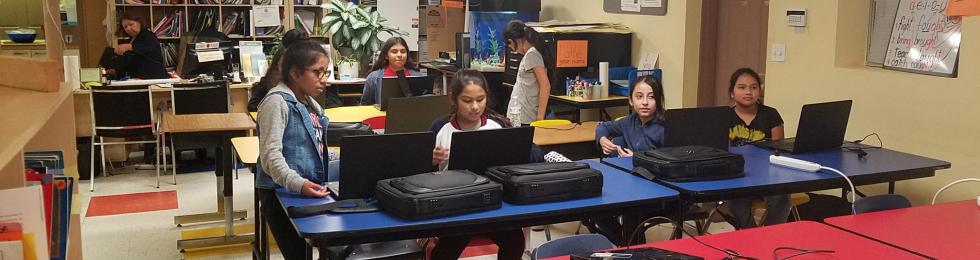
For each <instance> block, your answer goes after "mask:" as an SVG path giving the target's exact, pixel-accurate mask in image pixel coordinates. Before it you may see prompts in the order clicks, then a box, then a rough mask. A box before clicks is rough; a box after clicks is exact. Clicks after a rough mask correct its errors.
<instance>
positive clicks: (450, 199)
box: [375, 170, 502, 219]
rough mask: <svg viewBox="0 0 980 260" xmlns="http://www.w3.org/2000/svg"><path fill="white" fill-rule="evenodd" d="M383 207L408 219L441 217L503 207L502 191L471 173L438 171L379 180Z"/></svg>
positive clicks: (378, 187) (495, 184)
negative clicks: (501, 205)
mask: <svg viewBox="0 0 980 260" xmlns="http://www.w3.org/2000/svg"><path fill="white" fill-rule="evenodd" d="M376 187H377V190H376V192H375V198H376V199H377V200H378V204H379V205H380V206H381V208H382V209H383V210H385V211H387V212H389V213H391V214H392V215H395V216H398V217H400V218H406V219H423V218H433V217H441V216H448V215H455V214H462V213H469V212H477V211H484V210H491V209H496V208H500V204H501V202H500V199H501V198H500V197H501V192H502V188H501V186H500V184H498V183H495V182H493V181H491V180H489V179H487V178H486V177H483V176H480V175H476V174H474V173H472V172H470V171H468V170H450V171H437V172H430V173H423V174H416V175H412V176H408V177H401V178H392V179H386V180H381V181H378V184H377V186H376Z"/></svg>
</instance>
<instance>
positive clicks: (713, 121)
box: [664, 106, 732, 150]
mask: <svg viewBox="0 0 980 260" xmlns="http://www.w3.org/2000/svg"><path fill="white" fill-rule="evenodd" d="M731 114H732V108H731V107H724V106H722V107H698V108H680V109H668V110H667V111H666V112H665V115H664V121H665V122H664V124H665V125H664V146H666V147H674V146H686V145H702V146H708V147H714V148H718V149H722V150H728V127H729V124H730V122H731Z"/></svg>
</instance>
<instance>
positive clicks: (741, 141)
mask: <svg viewBox="0 0 980 260" xmlns="http://www.w3.org/2000/svg"><path fill="white" fill-rule="evenodd" d="M728 83H729V84H728V94H729V95H731V98H732V101H733V102H734V103H735V105H734V106H733V107H732V116H731V128H730V129H729V130H728V140H729V145H730V146H739V145H745V144H748V143H751V142H755V141H759V140H763V139H770V140H780V139H783V118H782V117H780V116H779V111H776V109H775V108H772V107H769V106H766V105H763V104H762V103H761V102H760V99H759V98H760V96H761V94H762V81H761V79H760V78H759V74H757V73H756V72H755V71H753V70H752V69H750V68H741V69H737V70H735V73H732V77H731V79H729V82H728ZM752 199H753V198H742V199H734V200H729V201H727V202H726V204H727V205H728V210H729V212H730V213H731V215H732V217H733V218H734V222H735V223H731V224H732V225H734V226H735V228H737V229H744V228H751V227H755V226H756V224H755V218H753V217H752ZM763 199H764V200H765V201H766V215H765V218H764V219H763V220H762V224H763V225H774V224H780V223H784V222H786V218H788V217H789V208H790V205H789V195H786V194H781V195H773V196H766V197H763Z"/></svg>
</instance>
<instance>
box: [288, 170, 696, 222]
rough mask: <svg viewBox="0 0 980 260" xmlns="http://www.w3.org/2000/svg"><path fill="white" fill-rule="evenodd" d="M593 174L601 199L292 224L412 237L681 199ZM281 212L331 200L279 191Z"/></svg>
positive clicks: (619, 175)
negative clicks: (428, 215) (600, 183)
mask: <svg viewBox="0 0 980 260" xmlns="http://www.w3.org/2000/svg"><path fill="white" fill-rule="evenodd" d="M582 162H586V163H588V164H589V165H590V166H592V168H594V169H597V170H599V171H601V172H602V173H603V188H602V196H600V197H593V198H586V199H577V200H568V201H558V202H547V203H539V204H529V205H514V204H509V203H506V202H504V203H503V205H502V207H501V208H500V209H496V210H490V211H483V212H475V213H469V214H463V215H454V216H449V217H442V218H434V219H427V220H407V219H401V218H398V217H395V216H393V215H390V214H388V213H386V212H384V211H379V212H369V213H354V214H323V215H317V216H311V217H305V218H295V219H293V223H294V225H295V226H296V228H297V230H298V231H299V232H300V234H301V235H302V236H303V237H306V238H314V239H317V238H333V239H340V238H345V237H354V236H364V235H377V234H385V233H389V232H411V231H419V230H426V229H432V228H446V227H452V226H455V225H464V224H475V223H484V224H488V225H491V224H493V223H505V222H508V221H516V220H522V219H526V218H542V217H544V218H547V217H558V216H568V215H569V214H574V215H578V216H582V215H585V214H589V213H590V212H594V211H601V210H606V209H623V208H626V207H642V206H653V205H657V204H659V203H662V202H667V201H672V200H676V199H677V197H678V195H679V193H678V192H677V191H674V190H673V189H670V188H667V187H664V186H662V185H660V184H657V183H654V182H650V181H647V180H644V179H642V178H639V177H635V176H633V175H630V174H629V173H626V172H623V171H620V170H618V169H615V168H613V167H610V166H607V165H604V164H602V163H600V162H599V161H597V160H585V161H582ZM276 193H277V195H278V197H279V200H280V201H281V202H282V205H283V207H289V206H305V205H317V204H323V203H327V202H331V201H333V199H331V198H329V197H327V198H308V197H303V196H302V195H299V194H296V193H289V192H286V191H284V190H282V189H280V190H277V192H276Z"/></svg>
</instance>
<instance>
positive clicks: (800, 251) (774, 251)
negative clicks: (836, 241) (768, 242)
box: [772, 247, 836, 260]
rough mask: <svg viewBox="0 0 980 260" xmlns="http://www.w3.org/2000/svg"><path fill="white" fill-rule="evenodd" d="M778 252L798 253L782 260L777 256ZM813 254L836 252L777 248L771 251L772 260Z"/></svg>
mask: <svg viewBox="0 0 980 260" xmlns="http://www.w3.org/2000/svg"><path fill="white" fill-rule="evenodd" d="M779 250H795V251H799V253H796V254H792V255H790V256H787V257H784V258H779V256H778V255H777V252H779ZM813 253H836V251H834V250H823V249H802V248H795V247H777V248H776V249H773V250H772V259H775V260H786V259H790V258H793V257H797V256H801V255H805V254H813Z"/></svg>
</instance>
